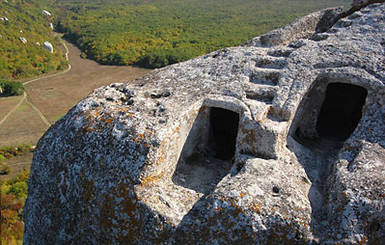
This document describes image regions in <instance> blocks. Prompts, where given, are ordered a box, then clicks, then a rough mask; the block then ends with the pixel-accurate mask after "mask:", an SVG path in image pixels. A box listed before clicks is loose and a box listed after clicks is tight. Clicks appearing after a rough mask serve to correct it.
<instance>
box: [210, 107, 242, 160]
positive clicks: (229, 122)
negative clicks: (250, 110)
mask: <svg viewBox="0 0 385 245" xmlns="http://www.w3.org/2000/svg"><path fill="white" fill-rule="evenodd" d="M238 124H239V114H238V113H236V112H233V111H229V110H226V109H222V108H218V107H213V108H212V109H211V112H210V129H209V144H208V145H209V150H210V151H212V152H214V153H215V157H216V158H218V159H220V160H225V161H226V160H231V159H232V158H233V156H234V153H235V144H236V139H237V134H238Z"/></svg>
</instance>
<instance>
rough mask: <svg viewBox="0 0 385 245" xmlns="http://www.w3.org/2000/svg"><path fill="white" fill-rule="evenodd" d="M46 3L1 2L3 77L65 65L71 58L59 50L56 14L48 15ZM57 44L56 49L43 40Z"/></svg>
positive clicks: (29, 0)
mask: <svg viewBox="0 0 385 245" xmlns="http://www.w3.org/2000/svg"><path fill="white" fill-rule="evenodd" d="M43 10H46V11H48V12H49V11H50V10H49V9H46V8H45V6H44V5H42V4H40V3H39V2H38V1H35V0H2V1H1V2H0V56H1V59H0V79H20V78H26V77H32V76H37V75H41V74H44V73H47V72H51V71H55V70H61V69H65V68H66V67H67V61H66V60H65V59H64V57H63V53H62V52H61V51H60V50H58V48H57V47H58V45H59V44H60V42H59V39H58V38H55V37H54V35H53V30H52V28H51V27H50V26H49V23H52V22H53V21H54V16H52V15H51V16H49V15H47V14H46V15H45V14H44V13H43ZM44 42H49V43H51V44H53V47H54V49H53V53H50V52H49V51H47V50H45V49H44V48H43V43H44Z"/></svg>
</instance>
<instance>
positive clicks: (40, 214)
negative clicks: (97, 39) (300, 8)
mask: <svg viewBox="0 0 385 245" xmlns="http://www.w3.org/2000/svg"><path fill="white" fill-rule="evenodd" d="M327 16H329V17H330V18H326V17H327ZM338 16H339V17H338ZM341 16H343V13H341V10H340V9H338V8H336V9H329V10H325V11H321V12H319V13H315V14H311V15H309V16H308V17H304V18H302V19H300V20H299V21H300V22H301V23H307V24H306V25H298V24H296V22H295V23H293V24H292V25H289V26H288V27H285V28H282V29H280V30H278V31H273V32H271V33H268V34H266V35H263V36H260V37H257V38H254V39H252V40H250V41H249V42H247V43H246V44H245V45H243V46H240V47H233V48H225V49H222V50H219V51H216V52H213V53H210V54H207V55H204V56H201V57H198V58H195V59H192V60H189V61H186V62H183V63H179V64H175V65H172V66H168V67H166V68H163V69H158V70H155V71H153V72H151V73H149V74H148V75H146V76H144V77H143V78H140V79H137V80H134V81H131V82H127V83H120V84H116V83H115V84H111V85H110V86H106V87H102V88H99V89H97V90H95V91H94V92H93V93H92V94H90V95H89V96H88V97H87V98H85V99H83V100H82V101H81V102H79V103H78V104H77V105H76V106H75V107H74V108H72V109H71V110H70V111H69V112H68V113H67V115H65V116H64V117H63V118H62V119H60V120H59V121H58V122H57V123H55V124H54V125H53V126H52V127H51V128H50V129H49V130H48V131H47V132H46V134H45V135H44V137H43V138H42V139H41V140H40V141H39V144H38V146H37V148H36V150H35V154H34V159H33V163H32V167H31V175H30V179H29V184H28V199H27V201H26V206H25V235H24V242H25V243H26V244H37V243H39V244H41V243H43V244H73V243H84V244H106V243H108V244H121V243H125V244H152V243H156V244H183V243H186V244H225V243H229V244H291V243H293V244H297V243H304V244H313V243H322V244H324V243H326V244H328V243H331V244H337V243H340V244H354V243H372V244H380V243H381V241H383V240H384V239H385V208H384V207H385V194H384V190H385V84H384V83H385V29H384V26H385V18H384V16H385V4H384V3H382V4H372V5H369V6H366V7H365V8H362V9H360V10H359V11H355V12H353V13H352V14H350V15H348V16H346V17H343V18H341ZM331 20H332V21H331ZM297 23H298V22H297ZM333 23H335V24H333ZM330 25H331V27H330V28H329V27H327V26H330ZM317 26H322V27H323V28H325V27H326V30H320V29H317ZM301 27H304V28H301ZM305 27H306V28H305ZM321 29H322V28H321ZM293 36H295V37H296V38H295V40H294V39H293Z"/></svg>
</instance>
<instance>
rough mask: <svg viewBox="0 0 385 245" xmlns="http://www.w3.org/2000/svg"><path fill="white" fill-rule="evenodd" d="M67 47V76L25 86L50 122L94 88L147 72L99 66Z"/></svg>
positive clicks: (74, 48)
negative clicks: (68, 62) (69, 63)
mask: <svg viewBox="0 0 385 245" xmlns="http://www.w3.org/2000/svg"><path fill="white" fill-rule="evenodd" d="M67 46H68V48H69V51H70V52H69V59H70V61H71V65H72V69H71V70H70V71H69V72H68V73H66V74H63V75H60V76H56V77H53V78H47V79H41V80H39V81H38V82H34V83H30V84H27V85H26V90H27V93H28V99H29V101H30V102H31V103H33V104H34V105H35V106H36V107H38V108H39V109H40V110H41V112H42V113H43V114H44V115H45V117H47V119H48V120H49V121H50V122H51V123H54V122H55V121H56V120H57V119H59V118H60V117H61V116H63V115H64V114H65V113H66V112H67V111H68V110H69V109H70V108H71V107H73V106H74V105H75V104H76V103H77V102H79V100H81V99H82V98H84V97H85V96H86V95H87V94H89V93H90V92H92V91H93V90H94V89H95V88H98V87H101V86H104V85H108V84H111V83H114V82H125V81H129V80H131V79H133V78H135V77H139V76H142V75H144V74H146V73H147V72H148V71H149V70H148V69H143V68H135V67H130V66H105V65H99V64H97V63H96V62H94V61H91V60H87V59H81V58H80V56H79V55H80V51H79V49H77V48H76V47H75V46H73V45H72V44H67Z"/></svg>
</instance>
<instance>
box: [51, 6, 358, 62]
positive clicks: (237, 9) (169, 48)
mask: <svg viewBox="0 0 385 245" xmlns="http://www.w3.org/2000/svg"><path fill="white" fill-rule="evenodd" d="M45 1H47V0H45ZM350 2H351V1H350V0H324V1H319V0H269V1H267V0H157V1H155V0H58V1H56V2H55V3H56V6H58V7H59V9H60V11H59V15H60V17H59V18H58V21H57V26H58V28H59V30H60V31H63V32H66V33H67V37H68V38H70V39H72V40H73V42H74V43H75V44H77V45H78V46H79V47H80V48H81V49H82V50H83V51H84V53H85V54H86V55H87V57H89V58H92V59H94V60H96V61H98V62H99V63H101V64H118V65H130V64H138V65H141V66H144V67H149V68H155V67H162V66H165V65H168V64H172V63H176V62H180V61H184V60H187V59H190V58H193V57H196V56H198V55H202V54H205V53H208V52H210V51H214V50H217V49H220V48H223V47H228V46H235V45H239V44H241V43H243V42H245V41H247V40H248V39H250V38H252V37H255V36H257V35H260V34H263V33H266V32H267V31H270V30H272V29H275V28H278V27H281V26H283V25H285V24H287V23H289V22H291V21H293V20H294V19H295V18H298V17H300V16H303V15H305V14H308V13H310V12H314V11H316V10H320V9H323V8H326V7H332V6H340V5H343V6H348V5H349V4H350ZM84 56H85V55H84Z"/></svg>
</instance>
